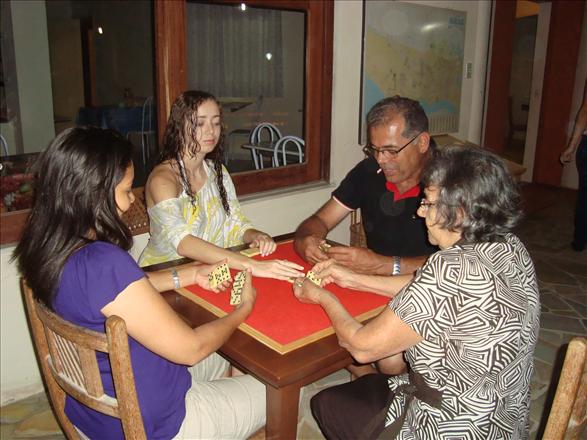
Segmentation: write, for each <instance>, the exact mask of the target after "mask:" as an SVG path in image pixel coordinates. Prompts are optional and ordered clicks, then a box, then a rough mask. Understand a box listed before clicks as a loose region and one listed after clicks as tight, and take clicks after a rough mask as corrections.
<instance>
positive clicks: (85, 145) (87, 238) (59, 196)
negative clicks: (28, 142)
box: [12, 127, 133, 309]
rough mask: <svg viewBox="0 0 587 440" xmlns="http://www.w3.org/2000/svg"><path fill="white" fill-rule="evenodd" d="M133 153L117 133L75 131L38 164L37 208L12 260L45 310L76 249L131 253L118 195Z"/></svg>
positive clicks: (66, 134) (61, 137)
mask: <svg viewBox="0 0 587 440" xmlns="http://www.w3.org/2000/svg"><path fill="white" fill-rule="evenodd" d="M132 151H133V146H132V144H130V142H128V141H127V140H126V139H124V138H123V137H122V136H120V135H119V134H118V133H116V132H115V131H112V130H102V129H99V128H91V127H85V128H82V127H75V128H70V129H67V130H65V131H63V132H62V133H61V134H59V136H57V137H56V138H55V140H54V141H53V142H52V143H51V145H49V147H48V148H47V149H46V150H45V151H44V152H43V153H41V155H40V157H39V159H38V160H37V162H36V164H35V168H34V173H35V179H34V196H33V208H32V209H31V213H30V215H29V217H28V220H27V222H26V225H25V228H24V232H23V234H22V237H21V239H20V242H19V243H18V245H17V246H16V249H15V250H14V253H13V255H12V258H13V259H17V263H18V268H19V270H20V272H21V274H22V275H23V276H24V278H25V279H26V281H27V283H28V284H29V286H30V287H31V289H32V290H33V292H34V294H35V296H36V297H37V298H38V299H39V300H41V301H43V303H45V304H46V305H47V307H49V308H51V309H52V302H53V297H54V295H55V293H56V290H57V287H58V285H59V280H60V278H61V272H62V270H63V266H64V265H65V262H66V261H67V259H68V258H69V256H70V255H71V254H72V253H73V252H75V251H76V250H77V249H79V248H81V247H82V246H84V245H85V244H87V243H89V242H92V241H94V240H99V241H105V242H108V243H112V244H115V245H116V246H119V247H121V248H122V249H125V250H128V249H130V246H131V245H132V235H131V233H130V230H129V229H128V227H127V226H126V224H125V223H124V222H123V221H122V220H121V218H120V216H119V215H118V210H117V205H116V200H115V196H114V190H115V188H116V186H117V185H118V184H119V183H120V181H121V180H122V179H123V177H124V173H125V172H126V170H127V168H128V167H129V166H130V165H131V164H132Z"/></svg>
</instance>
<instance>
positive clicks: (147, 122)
mask: <svg viewBox="0 0 587 440" xmlns="http://www.w3.org/2000/svg"><path fill="white" fill-rule="evenodd" d="M154 116H155V115H154V113H153V97H152V96H147V98H146V99H145V102H144V103H143V117H142V120H141V147H142V150H143V165H146V164H147V160H148V159H149V152H150V151H151V135H154V134H155V130H154V127H153V125H154Z"/></svg>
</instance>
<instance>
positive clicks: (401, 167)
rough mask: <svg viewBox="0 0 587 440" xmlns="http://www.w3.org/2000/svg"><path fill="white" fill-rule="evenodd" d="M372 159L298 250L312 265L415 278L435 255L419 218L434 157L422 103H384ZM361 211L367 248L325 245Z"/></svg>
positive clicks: (303, 228)
mask: <svg viewBox="0 0 587 440" xmlns="http://www.w3.org/2000/svg"><path fill="white" fill-rule="evenodd" d="M367 133H368V144H367V146H366V147H365V152H366V153H367V154H368V156H369V157H367V158H366V159H364V160H363V161H361V162H359V164H357V165H356V166H355V167H354V168H353V169H352V170H351V171H350V172H349V173H348V174H347V175H346V177H345V178H344V180H343V181H342V182H341V184H340V185H339V187H338V188H337V189H336V190H335V191H334V192H333V193H332V198H331V199H330V200H329V201H328V202H326V203H325V204H324V205H323V206H322V207H321V208H320V209H319V210H318V211H317V212H316V213H315V214H313V215H312V216H311V217H309V218H308V219H306V220H304V221H303V222H302V223H301V224H300V226H298V229H297V230H296V238H295V249H296V251H297V253H298V254H299V255H300V256H301V257H302V258H304V259H305V260H306V261H309V262H311V263H317V262H319V261H323V260H326V259H328V258H334V259H335V260H336V261H337V262H338V263H339V264H342V265H344V266H347V267H349V268H351V269H352V270H354V271H357V272H361V273H368V274H374V275H396V274H399V273H412V272H414V271H415V270H416V269H417V268H418V267H420V266H421V265H422V263H423V262H424V261H425V259H426V258H427V257H428V255H430V254H431V253H433V252H435V251H436V250H437V248H436V247H434V246H432V245H430V243H429V242H428V239H427V233H426V226H425V225H424V222H423V220H422V219H421V218H419V217H418V216H416V215H415V214H416V210H417V209H418V206H419V204H420V200H421V198H422V194H421V193H422V188H420V173H421V171H422V168H423V167H424V164H425V163H426V160H427V158H428V156H429V155H430V154H432V147H431V146H430V135H429V133H428V118H427V117H426V114H425V113H424V110H423V109H422V106H420V104H419V103H418V102H417V101H414V100H412V99H408V98H402V97H400V96H394V97H391V98H384V99H382V100H381V101H379V102H378V103H377V104H375V105H374V106H373V107H372V108H371V110H369V113H368V114H367ZM358 208H361V216H362V218H363V225H364V227H365V235H366V237H367V247H368V248H367V249H365V248H358V247H348V246H333V247H331V248H329V249H325V250H322V249H320V246H321V245H322V244H323V243H324V241H325V240H324V239H325V237H326V235H327V234H328V232H329V231H331V230H332V229H333V228H334V227H335V226H336V225H337V224H338V223H340V222H341V221H342V220H343V219H344V218H345V217H346V216H347V215H349V214H350V213H351V212H352V211H354V210H356V209H358Z"/></svg>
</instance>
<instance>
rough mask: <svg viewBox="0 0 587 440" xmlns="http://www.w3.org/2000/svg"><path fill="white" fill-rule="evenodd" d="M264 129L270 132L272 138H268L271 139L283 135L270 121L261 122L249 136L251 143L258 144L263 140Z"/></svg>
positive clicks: (274, 139) (279, 137)
mask: <svg viewBox="0 0 587 440" xmlns="http://www.w3.org/2000/svg"><path fill="white" fill-rule="evenodd" d="M264 131H266V132H268V133H269V137H270V138H269V139H268V140H270V141H276V140H278V139H281V137H282V136H281V132H280V131H279V129H278V128H277V127H276V126H275V125H273V124H272V123H270V122H261V123H260V124H258V125H257V126H256V127H255V128H254V129H253V131H252V132H251V137H250V138H249V141H250V143H251V144H258V143H259V142H261V140H262V138H263V132H264Z"/></svg>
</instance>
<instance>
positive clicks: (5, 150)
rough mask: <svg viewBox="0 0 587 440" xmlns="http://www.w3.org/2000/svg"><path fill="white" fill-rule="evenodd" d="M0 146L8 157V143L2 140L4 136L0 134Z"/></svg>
mask: <svg viewBox="0 0 587 440" xmlns="http://www.w3.org/2000/svg"><path fill="white" fill-rule="evenodd" d="M0 144H1V145H2V152H3V153H4V155H5V156H8V143H7V142H6V139H4V136H2V135H1V134H0ZM0 154H1V153H0Z"/></svg>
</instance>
